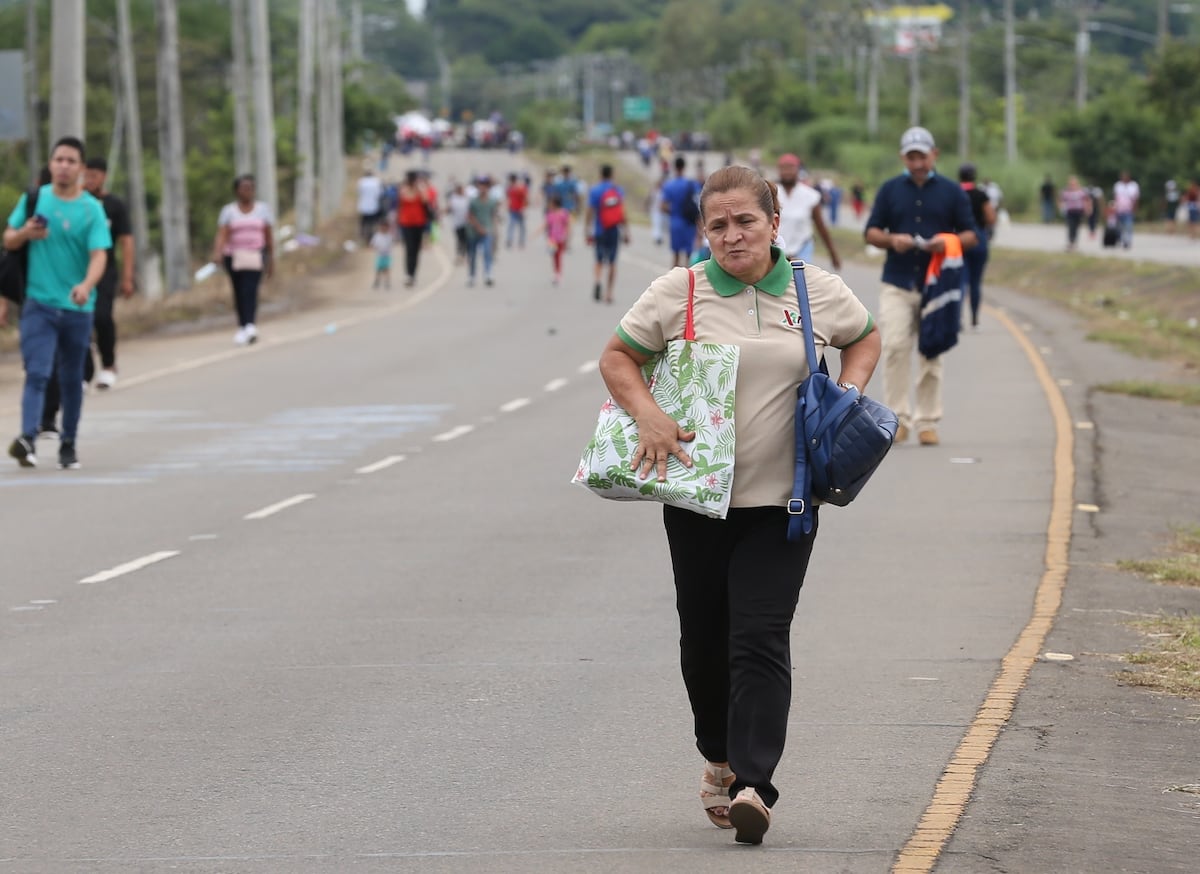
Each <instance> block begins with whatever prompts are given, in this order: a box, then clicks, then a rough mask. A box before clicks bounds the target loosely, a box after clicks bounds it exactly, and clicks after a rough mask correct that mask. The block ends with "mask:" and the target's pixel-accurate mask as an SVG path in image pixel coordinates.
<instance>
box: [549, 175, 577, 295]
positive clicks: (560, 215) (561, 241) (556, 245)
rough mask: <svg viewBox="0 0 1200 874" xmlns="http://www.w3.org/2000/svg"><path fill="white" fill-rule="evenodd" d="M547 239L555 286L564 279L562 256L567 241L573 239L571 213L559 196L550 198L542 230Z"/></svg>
mask: <svg viewBox="0 0 1200 874" xmlns="http://www.w3.org/2000/svg"><path fill="white" fill-rule="evenodd" d="M542 232H543V233H544V234H545V235H546V239H547V240H549V241H550V257H551V258H552V259H553V261H554V284H555V285H558V283H559V281H560V280H561V279H562V256H563V252H565V251H566V249H567V240H569V239H570V238H571V213H569V212H567V210H566V209H565V208H564V207H563V205H562V198H561V197H559V196H558V195H557V194H555V195H553V196H552V197H551V198H550V209H548V210H547V211H546V226H545V227H544V228H542Z"/></svg>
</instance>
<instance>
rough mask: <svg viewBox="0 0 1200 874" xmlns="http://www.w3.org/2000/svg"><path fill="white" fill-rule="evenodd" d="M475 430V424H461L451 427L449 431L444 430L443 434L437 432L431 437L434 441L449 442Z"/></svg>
mask: <svg viewBox="0 0 1200 874" xmlns="http://www.w3.org/2000/svg"><path fill="white" fill-rule="evenodd" d="M474 430H475V426H474V425H459V426H457V427H455V428H451V429H450V430H449V431H443V432H442V433H441V434H435V435H434V436H433V437H431V438H430V439H431V440H433V442H434V443H447V442H449V441H451V440H457V439H458V438H459V437H462V436H464V435H466V434H470V433H471V432H472V431H474Z"/></svg>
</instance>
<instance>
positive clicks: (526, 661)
mask: <svg viewBox="0 0 1200 874" xmlns="http://www.w3.org/2000/svg"><path fill="white" fill-rule="evenodd" d="M513 161H515V159H513V158H511V157H509V156H507V155H501V154H485V153H474V154H469V155H464V154H455V153H447V154H443V155H437V156H435V158H434V169H435V171H436V173H437V177H436V178H437V179H440V180H442V181H444V180H445V179H446V177H447V176H448V175H449V174H451V173H453V174H457V175H460V176H461V175H465V174H466V173H467V172H468V171H469V170H487V171H490V172H493V173H496V172H503V171H505V170H507V169H508V168H509V167H510V166H514V165H513V164H511V163H510V162H513ZM639 237H640V239H639V240H637V241H635V243H634V244H633V245H632V246H631V247H630V249H629V251H627V252H626V253H625V256H624V257H623V260H622V264H621V274H620V283H619V290H618V304H624V305H628V304H629V303H631V302H632V301H633V299H634V298H635V297H636V295H637V294H638V293H639V292H640V290H641V289H642V288H644V287H645V285H646V284H647V283H648V281H649V280H650V279H652V278H653V277H654V276H655V275H657V273H658V272H660V265H662V266H665V264H666V256H665V254H664V253H663V252H662V251H661V250H657V249H655V248H654V247H653V246H652V245H651V244H649V243H648V242H647V240H646V238H647V237H648V234H646V233H644V232H643V233H641V234H639ZM358 254H359V256H361V257H359V258H358V260H357V261H356V262H355V263H356V269H355V271H354V272H353V273H352V274H348V275H347V276H345V277H342V278H340V279H338V280H337V281H338V282H339V283H341V284H342V285H344V286H345V288H346V300H345V302H344V304H343V305H341V306H340V307H337V308H334V309H332V310H330V311H326V312H322V313H309V314H305V315H301V316H296V317H294V318H291V319H289V320H287V321H286V322H285V321H280V322H278V323H272V322H270V321H266V322H265V323H264V325H263V326H262V332H263V341H262V342H261V343H260V344H259V345H258V346H257V347H254V348H252V349H249V350H234V349H232V348H230V338H231V331H232V329H230V331H222V332H219V333H212V334H201V335H195V336H188V337H176V338H168V339H162V338H160V339H158V340H155V341H147V342H145V343H135V344H130V345H129V347H128V349H127V350H126V351H125V352H124V353H123V357H122V376H123V379H124V380H125V381H124V382H123V384H121V385H120V386H118V388H117V389H116V390H114V391H112V392H111V393H109V394H107V395H103V396H96V395H90V396H89V397H88V398H87V400H86V403H85V411H84V424H83V429H82V433H81V436H80V441H79V449H80V455H81V458H82V461H83V464H84V468H83V469H82V470H80V471H75V472H60V471H57V470H52V469H48V468H42V469H38V470H36V471H25V470H19V469H17V467H16V465H15V464H14V465H12V466H0V518H2V519H3V527H2V529H0V531H2V533H0V550H2V553H3V556H4V559H3V570H2V571H0V580H2V582H0V747H2V748H3V750H4V766H3V780H2V781H0V782H2V784H3V791H0V822H2V823H3V829H0V870H4V871H14V872H59V871H64V872H65V871H70V872H74V871H89V872H90V871H95V872H142V871H146V872H150V871H165V870H171V871H188V872H215V871H222V872H223V871H239V872H240V871H251V872H276V871H280V872H293V871H294V872H310V871H312V872H315V871H347V870H355V871H359V870H361V871H409V870H412V871H417V870H420V871H430V872H442V871H445V872H457V871H468V870H477V871H488V872H518V871H520V872H561V871H572V872H574V871H582V872H588V871H595V872H600V871H604V872H621V871H629V872H642V871H656V872H668V871H680V872H689V874H692V872H705V871H712V872H717V871H720V872H727V871H729V870H754V871H793V870H796V869H797V868H801V869H803V870H808V871H831V872H833V871H837V872H883V871H887V870H888V869H889V867H890V866H891V864H892V861H893V859H894V856H895V853H896V851H897V849H898V848H899V847H900V846H902V845H903V844H904V842H905V841H906V840H907V838H908V837H909V835H910V834H911V833H912V831H913V828H914V826H915V825H916V823H917V821H918V819H919V818H920V816H921V814H922V812H923V810H924V809H925V807H926V805H927V804H928V803H929V800H930V797H931V794H932V790H933V787H934V784H935V782H936V781H937V780H938V778H939V776H940V775H941V773H942V770H943V769H944V767H945V766H946V763H947V761H948V760H949V758H950V755H951V753H952V751H953V750H954V748H955V747H956V745H957V744H958V742H959V740H960V739H961V738H962V736H963V734H964V732H965V730H966V728H967V726H968V724H969V723H970V721H971V720H972V719H973V718H974V716H975V713H976V710H977V708H978V706H979V704H980V701H981V700H982V698H983V696H984V694H985V692H986V690H987V688H988V685H989V684H990V683H991V681H992V679H993V678H994V676H995V674H996V671H997V669H998V666H999V662H1000V659H1001V658H1002V657H1003V656H1004V654H1005V653H1006V651H1007V650H1008V649H1009V647H1010V645H1011V644H1012V641H1013V640H1014V639H1015V638H1016V636H1017V634H1018V633H1019V632H1020V630H1021V628H1022V627H1023V626H1024V625H1025V623H1026V621H1027V620H1028V618H1029V610H1030V602H1031V599H1032V595H1033V592H1034V589H1035V588H1036V586H1037V584H1038V581H1039V579H1040V576H1041V572H1042V562H1043V549H1044V543H1045V536H1046V532H1045V528H1046V517H1047V507H1048V505H1049V499H1050V494H1049V482H1050V480H1051V475H1052V470H1051V462H1052V458H1051V449H1052V442H1053V433H1052V427H1051V422H1050V420H1049V417H1048V414H1047V405H1046V399H1045V397H1044V396H1043V394H1042V391H1041V390H1040V389H1039V388H1038V386H1037V384H1036V383H1035V381H1034V380H1033V378H1032V372H1031V368H1030V365H1029V363H1028V362H1027V360H1026V358H1025V356H1024V355H1023V354H1022V353H1021V351H1020V350H1019V348H1018V346H1017V344H1016V343H1015V341H1014V339H1013V338H1012V337H1011V336H1010V335H1009V334H1008V333H1007V332H1006V331H1005V330H1003V329H1002V328H1001V327H1000V326H999V325H998V324H996V323H995V322H992V321H988V322H986V323H985V325H984V331H983V332H982V333H981V334H978V335H968V336H966V337H965V338H964V340H963V343H962V346H961V349H960V350H958V351H956V352H955V357H956V365H957V366H956V367H955V368H954V369H952V370H950V369H948V380H947V386H946V407H947V409H948V410H949V411H951V413H950V415H949V416H948V417H947V419H946V421H945V423H944V427H943V429H942V436H943V441H944V442H943V445H942V446H940V447H937V448H918V447H916V446H915V445H912V444H909V445H905V446H900V447H898V448H897V449H896V450H895V452H894V453H893V454H892V455H891V456H890V458H889V460H888V461H887V463H886V464H885V466H884V467H883V468H882V469H881V470H880V472H879V474H878V475H877V478H876V479H875V480H874V481H873V482H872V484H871V486H870V487H869V488H868V490H867V491H866V492H865V493H864V494H863V496H862V497H861V498H860V500H859V502H857V503H856V504H855V505H854V506H853V507H850V508H846V509H836V508H830V509H829V510H827V511H826V512H825V514H824V515H823V517H822V520H821V526H822V533H821V536H820V539H819V543H818V546H817V548H816V551H815V553H814V558H813V563H812V566H811V568H810V571H809V575H808V581H807V585H806V586H805V590H804V592H803V594H802V597H801V599H800V607H799V611H798V614H797V619H796V623H795V632H794V662H795V681H796V688H795V702H794V707H793V711H792V718H791V726H790V744H789V749H788V752H787V754H786V756H785V758H784V761H783V764H782V766H781V768H780V771H779V773H778V783H779V785H780V787H781V791H782V798H781V801H780V803H779V805H778V807H777V808H776V814H775V819H774V822H773V825H772V829H771V831H770V833H769V835H768V837H767V842H766V844H765V845H764V846H763V847H761V848H747V847H739V846H735V845H734V844H733V843H732V841H731V838H730V836H729V834H728V833H726V832H721V831H718V830H716V829H714V828H712V827H711V826H710V825H709V824H708V822H707V819H706V818H705V817H704V815H703V813H702V811H701V809H700V806H699V803H698V799H697V797H696V796H697V790H698V786H697V783H698V779H699V776H700V771H701V766H702V762H701V759H700V757H699V755H698V754H697V753H696V752H695V749H694V746H693V743H692V739H691V735H690V717H689V715H688V710H687V703H686V699H685V696H684V692H683V687H682V683H681V681H680V679H679V676H678V666H677V652H678V651H677V645H676V640H677V636H676V635H677V629H676V624H675V616H674V612H673V593H672V588H671V582H670V573H669V563H668V558H667V554H666V546H665V540H664V536H663V533H662V530H661V523H660V514H659V511H658V510H657V509H656V508H655V507H653V506H650V505H629V504H617V503H610V502H605V501H601V500H599V499H597V498H595V497H594V496H592V495H590V494H588V493H587V492H586V491H584V490H582V489H580V488H578V487H575V486H571V485H569V484H568V479H569V478H570V476H571V474H572V472H573V471H574V468H575V465H576V462H577V460H578V456H579V452H580V450H581V449H582V447H583V445H584V443H585V442H586V440H587V437H588V435H589V433H590V430H591V427H592V425H593V424H594V421H595V414H596V411H597V409H598V406H599V404H600V403H601V401H602V400H603V399H604V395H605V392H604V389H603V386H602V383H601V381H600V378H599V376H598V374H597V373H596V372H595V359H596V357H597V356H598V354H599V351H600V349H601V348H602V346H603V344H604V342H605V341H606V339H607V338H608V336H609V335H610V333H611V331H612V328H613V326H614V324H615V322H616V320H617V318H618V316H619V314H620V312H622V308H621V306H616V307H607V306H604V305H601V304H596V303H594V302H593V301H592V300H591V293H590V284H591V276H590V256H589V254H588V253H586V252H585V251H583V247H582V246H581V245H577V246H576V247H575V249H574V251H573V252H572V253H571V254H570V256H569V261H568V267H567V277H568V282H567V284H566V285H564V286H563V287H560V288H554V287H552V286H551V284H550V263H549V258H548V257H547V256H545V255H544V253H543V250H542V248H541V247H540V246H539V245H538V244H537V243H536V242H532V241H531V243H530V245H529V246H528V247H527V248H526V249H525V250H524V251H523V252H518V251H502V252H501V253H500V259H499V262H498V264H497V268H496V280H497V284H496V286H495V287H494V288H490V289H489V288H481V287H476V288H474V289H468V288H466V286H465V281H464V273H463V270H462V268H460V267H454V266H453V265H452V264H451V263H450V258H449V257H448V256H447V255H446V254H445V253H444V252H441V251H440V250H439V251H431V252H429V253H427V254H426V257H425V264H424V265H423V268H422V273H421V276H420V280H419V288H418V289H417V290H416V291H409V290H394V291H391V292H387V293H385V292H370V291H369V290H368V289H367V285H368V284H369V281H370V273H371V265H370V256H369V255H368V254H367V253H365V252H364V253H358ZM845 275H846V278H847V280H848V281H849V282H850V283H851V285H852V286H853V287H855V288H856V289H858V290H859V292H860V294H861V296H862V297H863V299H864V300H865V301H866V302H867V303H868V305H869V306H872V307H873V306H874V305H875V303H876V286H877V284H878V283H877V276H876V273H875V271H874V270H873V269H871V270H867V269H864V268H859V267H855V266H850V267H848V268H847V270H846V271H845ZM8 380H9V381H8V382H6V383H5V384H4V385H5V391H6V394H5V396H4V397H5V399H4V400H3V401H0V408H2V409H0V414H2V415H5V416H6V417H7V419H8V420H9V421H14V420H15V410H14V407H15V403H13V401H14V399H15V394H14V391H15V389H14V386H15V382H13V381H12V376H11V375H9V378H8ZM872 387H873V388H875V389H876V390H878V383H875V384H873V386H872ZM41 448H42V453H43V456H44V457H46V458H49V457H51V456H52V452H53V445H52V444H43V445H42V447H41ZM150 559H155V560H154V561H153V562H152V563H147V564H145V566H143V567H140V568H138V569H130V568H132V567H133V566H132V565H130V564H129V563H131V562H135V563H136V562H137V561H138V560H142V561H144V562H149V560H150Z"/></svg>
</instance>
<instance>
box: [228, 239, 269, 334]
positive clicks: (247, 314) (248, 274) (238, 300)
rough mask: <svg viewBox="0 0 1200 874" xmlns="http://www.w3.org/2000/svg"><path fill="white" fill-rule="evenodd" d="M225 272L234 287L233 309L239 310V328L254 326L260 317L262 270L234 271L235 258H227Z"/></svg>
mask: <svg viewBox="0 0 1200 874" xmlns="http://www.w3.org/2000/svg"><path fill="white" fill-rule="evenodd" d="M225 270H226V271H227V272H228V273H229V282H230V284H232V285H233V308H234V309H235V310H237V320H238V327H239V328H244V327H246V325H253V324H254V320H255V318H256V317H257V316H258V286H259V284H260V283H261V282H262V275H263V271H261V270H234V269H233V258H231V257H229V256H226V257H225Z"/></svg>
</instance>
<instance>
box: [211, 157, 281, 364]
mask: <svg viewBox="0 0 1200 874" xmlns="http://www.w3.org/2000/svg"><path fill="white" fill-rule="evenodd" d="M254 193H255V189H254V177H253V176H251V175H249V174H246V175H244V176H239V177H238V178H237V179H235V180H233V194H234V198H235V199H234V201H233V202H232V203H227V204H225V206H224V207H222V208H221V214H220V215H219V216H218V217H217V239H216V240H215V241H214V242H213V253H212V260H213V263H214V264H215V263H224V265H225V270H226V271H227V272H228V273H229V280H230V282H231V284H232V285H233V305H234V308H235V309H236V310H237V317H238V332H237V334H235V335H234V338H233V342H234V343H236V344H237V345H239V346H245V345H246V344H248V343H253V342H254V341H255V340H257V339H258V328H256V327H255V325H254V318H255V315H256V313H257V311H258V286H259V284H260V283H261V282H262V279H263V276H266V277H267V278H268V279H270V277H271V262H272V258H271V256H272V254H273V251H274V240H273V238H272V236H271V223H272V217H271V208H270V207H269V206H267V205H266V204H265V203H263V202H262V201H261V200H255V199H254Z"/></svg>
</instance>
